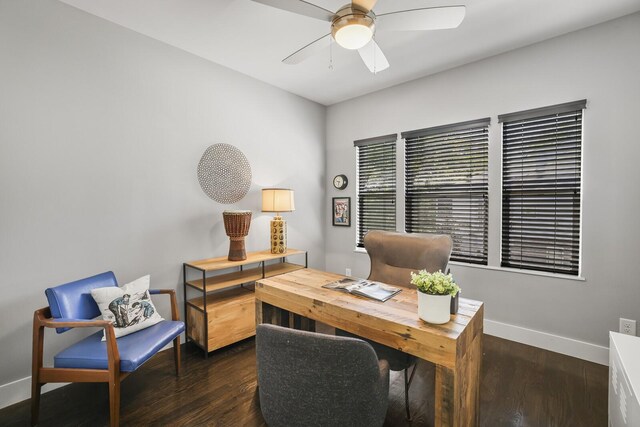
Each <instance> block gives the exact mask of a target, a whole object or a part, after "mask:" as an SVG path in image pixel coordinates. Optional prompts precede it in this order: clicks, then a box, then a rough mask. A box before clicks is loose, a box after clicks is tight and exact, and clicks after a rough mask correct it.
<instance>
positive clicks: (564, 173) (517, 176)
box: [498, 100, 586, 276]
mask: <svg viewBox="0 0 640 427" xmlns="http://www.w3.org/2000/svg"><path fill="white" fill-rule="evenodd" d="M585 106H586V100H582V101H576V102H571V103H567V104H560V105H554V106H551V107H545V108H539V109H535V110H528V111H521V112H518V113H512V114H505V115H502V116H499V117H498V119H499V121H500V122H502V261H501V265H502V266H504V267H513V268H521V269H527V270H538V271H547V272H553V273H564V274H570V275H576V276H577V275H578V274H579V266H580V197H581V194H580V191H581V190H580V185H581V157H582V110H583V109H584V108H585Z"/></svg>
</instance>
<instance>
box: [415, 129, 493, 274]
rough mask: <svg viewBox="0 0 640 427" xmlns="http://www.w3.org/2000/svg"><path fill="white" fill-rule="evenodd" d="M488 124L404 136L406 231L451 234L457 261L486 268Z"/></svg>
mask: <svg viewBox="0 0 640 427" xmlns="http://www.w3.org/2000/svg"><path fill="white" fill-rule="evenodd" d="M489 123H490V120H489V119H488V118H486V119H480V120H473V121H469V122H464V123H456V124H452V125H446V126H438V127H434V128H428V129H421V130H417V131H411V132H403V133H402V137H403V138H404V139H405V141H406V145H405V185H406V187H405V204H406V206H405V215H406V218H405V228H406V231H407V232H409V233H437V234H448V235H450V236H451V237H452V239H453V252H452V254H451V260H454V261H462V262H468V263H473V264H484V265H486V264H487V256H488V249H487V237H488V232H487V228H488V211H489V202H488V191H489V188H488V163H489V159H488V154H489V150H488V133H489Z"/></svg>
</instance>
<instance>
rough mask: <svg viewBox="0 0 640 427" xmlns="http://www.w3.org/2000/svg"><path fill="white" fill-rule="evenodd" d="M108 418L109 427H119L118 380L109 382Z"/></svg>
mask: <svg viewBox="0 0 640 427" xmlns="http://www.w3.org/2000/svg"><path fill="white" fill-rule="evenodd" d="M109 417H110V419H111V427H118V425H120V378H115V381H114V380H113V379H111V380H110V381H109Z"/></svg>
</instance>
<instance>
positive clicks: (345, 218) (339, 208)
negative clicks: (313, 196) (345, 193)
mask: <svg viewBox="0 0 640 427" xmlns="http://www.w3.org/2000/svg"><path fill="white" fill-rule="evenodd" d="M332 218H333V225H336V226H340V227H351V197H334V198H333V215H332Z"/></svg>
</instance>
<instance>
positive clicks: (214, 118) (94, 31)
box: [0, 0, 325, 385]
mask: <svg viewBox="0 0 640 427" xmlns="http://www.w3.org/2000/svg"><path fill="white" fill-rule="evenodd" d="M324 140H325V108H324V107H323V106H320V105H318V104H315V103H313V102H310V101H307V100H304V99H302V98H300V97H298V96H294V95H291V94H289V93H287V92H284V91H282V90H280V89H276V88H274V87H272V86H269V85H267V84H264V83H261V82H259V81H257V80H254V79H251V78H249V77H246V76H244V75H241V74H239V73H237V72H235V71H231V70H229V69H226V68H224V67H221V66H217V65H214V64H212V63H210V62H208V61H205V60H203V59H200V58H198V57H195V56H193V55H191V54H188V53H185V52H183V51H181V50H178V49H175V48H172V47H170V46H167V45H165V44H163V43H160V42H157V41H154V40H152V39H150V38H147V37H145V36H142V35H140V34H137V33H135V32H133V31H129V30H126V29H124V28H122V27H119V26H117V25H115V24H112V23H109V22H107V21H105V20H102V19H99V18H96V17H94V16H91V15H89V14H86V13H84V12H81V11H79V10H77V9H74V8H72V7H70V6H67V5H64V4H62V3H58V2H56V1H51V0H0V182H1V183H2V185H1V186H0V274H1V276H0V287H1V294H2V296H1V298H0V308H1V309H0V325H2V326H1V327H0V358H1V360H2V363H0V385H2V384H6V383H8V382H10V381H13V380H17V379H19V378H24V377H26V376H28V375H30V363H31V361H30V359H31V357H30V351H31V319H32V316H33V311H34V310H35V309H37V308H39V307H42V306H45V305H46V300H45V297H44V289H45V288H46V287H48V286H54V285H56V284H60V283H64V282H66V281H71V280H75V279H79V278H82V277H86V276H89V275H92V274H96V273H100V272H102V271H106V270H113V271H114V272H115V273H116V276H117V277H118V279H119V280H120V281H121V282H127V281H130V280H133V279H136V278H138V277H140V276H142V275H144V274H147V273H150V274H151V286H152V287H155V288H174V289H179V298H180V299H181V300H182V286H181V265H182V262H183V261H187V260H193V259H200V258H205V257H210V256H219V255H224V254H226V251H227V250H228V238H227V237H226V234H225V232H224V227H223V225H222V216H221V212H222V211H223V210H224V209H228V208H239V209H251V210H253V211H254V220H253V222H252V225H251V231H250V234H249V237H248V240H247V246H248V249H250V250H258V249H266V248H268V245H269V237H268V236H269V231H268V222H269V218H270V215H269V214H262V213H260V212H259V209H260V188H262V187H266V186H286V187H291V188H293V189H294V190H295V191H296V207H297V210H296V212H293V213H291V214H286V215H285V217H286V220H287V221H288V225H289V244H290V246H291V247H298V248H304V249H308V250H309V254H310V256H309V261H310V264H311V266H314V267H318V268H323V267H324V243H323V224H324V223H325V219H324V217H325V210H324V207H325V204H324V188H325V187H324V182H325V179H324V173H325V170H324V166H325V164H324V156H325V151H324ZM217 142H225V143H229V144H233V145H236V146H237V147H238V148H240V149H241V150H242V151H243V152H244V153H245V155H246V156H247V158H248V159H249V162H250V163H251V166H252V169H253V184H252V186H251V190H250V193H249V194H248V195H247V197H246V198H244V199H243V200H242V201H240V202H238V203H237V204H236V205H232V206H226V205H221V204H218V203H215V202H213V201H212V200H210V199H209V198H207V197H206V196H205V194H204V193H203V192H202V191H201V189H200V186H199V184H198V181H197V178H196V166H197V164H198V161H199V159H200V156H201V155H202V153H203V152H204V150H205V149H206V148H207V146H209V145H210V144H213V143H217ZM167 307H168V306H167V305H166V304H163V308H161V310H162V309H166V308H167ZM164 313H165V314H166V313H167V311H166V310H165V311H164ZM75 332H76V331H73V332H69V333H67V334H64V335H62V336H59V337H54V336H53V335H54V334H48V335H47V337H46V341H47V342H48V343H49V344H47V346H46V350H47V353H48V354H51V353H52V352H53V351H54V350H55V349H58V348H60V347H61V346H62V345H64V344H65V343H67V342H69V341H71V340H73V339H74V337H73V336H67V335H72V334H74V333H75Z"/></svg>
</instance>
